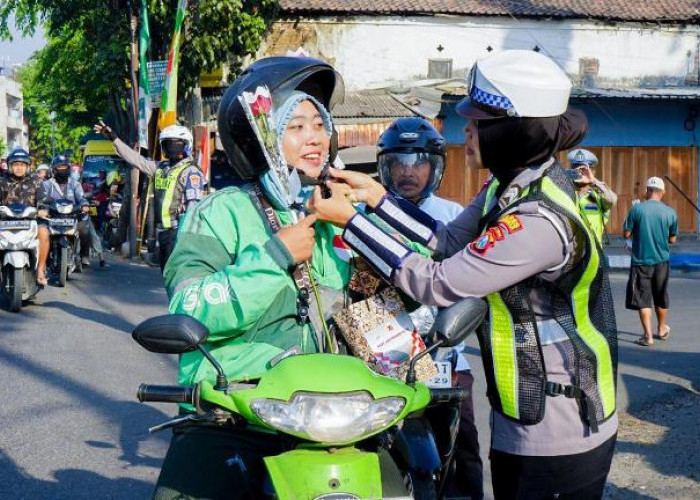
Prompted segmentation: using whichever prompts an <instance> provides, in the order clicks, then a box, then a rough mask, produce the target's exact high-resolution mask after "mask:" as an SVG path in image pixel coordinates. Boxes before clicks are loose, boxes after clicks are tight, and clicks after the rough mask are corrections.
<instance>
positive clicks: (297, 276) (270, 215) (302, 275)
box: [253, 184, 311, 323]
mask: <svg viewBox="0 0 700 500" xmlns="http://www.w3.org/2000/svg"><path fill="white" fill-rule="evenodd" d="M253 189H254V191H255V197H254V199H255V200H256V201H257V205H258V208H259V209H260V210H261V211H262V212H263V213H264V214H265V219H266V220H267V223H268V225H269V226H270V228H271V229H272V231H273V232H274V233H277V232H278V231H279V230H280V229H281V228H282V226H281V225H280V221H279V219H278V218H277V214H276V213H275V210H274V209H273V208H272V206H271V205H270V202H268V201H267V198H265V195H264V194H263V192H262V190H261V189H260V186H259V185H258V184H254V185H253ZM292 277H293V278H294V284H295V285H296V287H297V290H298V296H297V316H298V320H299V323H306V322H307V321H308V320H309V298H310V295H309V288H310V287H311V276H310V275H309V271H308V266H307V265H306V264H305V263H301V264H298V265H297V266H295V267H294V272H293V274H292Z"/></svg>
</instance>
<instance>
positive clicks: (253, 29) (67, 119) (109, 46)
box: [0, 0, 277, 149]
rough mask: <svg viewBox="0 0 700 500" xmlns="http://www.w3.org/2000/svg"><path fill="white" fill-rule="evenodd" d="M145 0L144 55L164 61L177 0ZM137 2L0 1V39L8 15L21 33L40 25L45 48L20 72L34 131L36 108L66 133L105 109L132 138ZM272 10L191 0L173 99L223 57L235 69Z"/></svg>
mask: <svg viewBox="0 0 700 500" xmlns="http://www.w3.org/2000/svg"><path fill="white" fill-rule="evenodd" d="M147 1H148V12H149V26H150V34H151V47H150V55H149V59H150V60H164V59H167V53H168V50H169V47H170V40H171V37H172V30H173V25H174V20H175V12H176V10H177V3H178V0H147ZM140 5H141V2H140V0H131V1H129V0H101V1H96V0H3V1H2V2H0V38H10V37H11V35H10V32H9V26H8V22H9V20H10V19H11V18H12V17H13V16H14V20H15V24H16V25H17V27H18V28H19V30H20V31H21V32H22V33H23V34H26V35H29V34H32V33H34V31H35V29H36V28H37V26H39V25H42V26H44V28H45V30H46V37H47V42H48V43H47V46H46V47H44V48H43V49H41V50H40V51H39V52H38V53H37V54H36V55H35V57H34V59H33V61H32V63H31V66H32V67H31V69H28V70H26V71H25V72H23V76H22V80H23V84H24V86H25V90H24V92H25V94H26V98H28V99H30V100H32V101H33V104H34V105H35V106H36V107H35V108H32V109H34V111H32V112H31V113H30V114H31V117H32V119H36V120H37V122H36V123H32V126H33V128H34V129H35V130H36V129H37V127H38V130H39V131H40V132H39V135H40V136H41V135H45V126H46V120H45V119H44V118H43V117H42V113H43V112H42V111H40V110H42V109H52V110H54V111H55V112H56V113H57V116H58V117H57V121H56V123H58V122H60V123H61V124H62V125H61V126H65V127H66V130H67V129H70V128H71V127H73V128H76V129H77V128H79V127H83V129H84V127H87V126H89V125H90V124H92V123H93V121H94V120H95V118H96V117H98V116H105V115H106V114H107V112H108V111H109V112H110V120H109V121H110V122H111V123H112V124H114V125H115V128H116V129H117V131H118V132H119V133H120V135H121V136H122V137H133V135H132V134H133V120H132V119H131V114H130V109H129V102H128V100H127V96H128V95H129V89H130V88H131V71H130V67H131V66H130V63H131V51H130V42H131V35H132V33H131V30H130V13H133V15H135V16H137V15H139V11H140ZM276 13H277V2H276V0H199V1H196V0H190V2H189V8H188V15H187V17H186V18H185V24H184V27H183V33H182V39H181V40H182V45H181V52H180V68H179V97H180V98H183V97H186V96H187V95H188V94H189V93H190V92H191V91H192V89H193V88H194V87H195V86H196V85H197V83H198V79H199V75H200V74H201V72H202V71H203V70H212V69H215V68H216V67H218V65H219V64H221V63H223V62H227V63H229V64H230V65H231V66H232V67H233V69H234V70H235V69H237V68H238V64H239V63H240V61H241V59H242V58H244V57H245V56H247V55H249V54H251V53H254V52H255V51H256V50H257V48H258V47H259V45H260V43H261V41H262V37H263V36H264V34H265V31H266V29H267V26H268V24H269V22H270V21H271V20H272V19H273V18H274V16H275V15H276ZM136 37H137V38H138V28H137V32H136ZM25 107H26V106H25ZM46 116H47V117H48V111H47V115H46ZM56 127H58V125H57V126H56ZM71 135H74V134H72V133H69V134H68V136H71ZM42 144H43V139H42ZM57 149H58V148H57Z"/></svg>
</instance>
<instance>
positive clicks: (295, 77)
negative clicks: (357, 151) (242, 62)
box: [219, 57, 345, 179]
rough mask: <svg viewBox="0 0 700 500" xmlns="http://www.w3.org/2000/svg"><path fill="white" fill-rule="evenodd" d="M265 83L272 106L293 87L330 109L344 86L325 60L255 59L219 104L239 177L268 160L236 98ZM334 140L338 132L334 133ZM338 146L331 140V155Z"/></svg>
mask: <svg viewBox="0 0 700 500" xmlns="http://www.w3.org/2000/svg"><path fill="white" fill-rule="evenodd" d="M260 85H267V87H268V89H269V90H270V93H271V94H272V101H273V104H274V105H275V106H280V105H281V104H282V103H284V101H286V100H287V98H288V97H289V96H290V95H291V93H292V92H293V91H295V90H299V91H302V92H305V93H307V94H309V95H311V96H313V97H315V98H316V99H318V100H319V102H321V104H323V105H324V106H325V107H326V109H328V110H329V111H330V110H331V109H332V108H333V106H334V105H335V104H337V103H338V102H341V101H342V100H343V97H344V93H345V88H344V85H343V80H342V78H341V76H340V75H339V74H338V73H337V72H336V71H335V70H334V69H333V68H332V67H331V66H330V65H329V64H328V63H326V62H323V61H321V60H319V59H313V58H310V57H266V58H264V59H260V60H259V61H256V62H254V63H253V64H251V65H250V66H249V67H248V68H246V70H245V71H243V73H242V74H241V76H239V77H238V78H237V79H236V81H235V82H233V84H232V85H231V86H230V87H229V88H228V90H227V91H226V93H225V94H224V96H223V98H222V99H221V104H220V105H219V136H220V138H221V143H222V144H223V146H224V150H225V151H226V154H227V156H228V161H229V164H230V165H231V166H232V167H233V169H234V170H235V171H236V173H237V174H238V175H239V176H240V177H241V178H242V179H255V178H257V177H258V176H259V175H260V174H262V173H264V172H265V171H266V170H267V162H266V161H265V157H264V155H263V151H262V149H261V148H260V146H259V144H258V140H257V138H256V137H255V134H254V132H253V130H252V128H251V127H250V124H249V123H248V120H247V118H246V116H245V114H244V112H243V108H242V107H241V105H240V103H239V101H238V97H239V96H240V95H241V94H242V93H243V92H254V91H255V89H256V88H257V87H258V86H260ZM333 137H334V139H335V141H337V135H336V134H333ZM336 152H337V145H336V144H334V143H333V139H332V143H331V158H330V161H333V160H334V159H335V154H336Z"/></svg>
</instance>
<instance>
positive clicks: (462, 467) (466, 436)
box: [447, 371, 484, 500]
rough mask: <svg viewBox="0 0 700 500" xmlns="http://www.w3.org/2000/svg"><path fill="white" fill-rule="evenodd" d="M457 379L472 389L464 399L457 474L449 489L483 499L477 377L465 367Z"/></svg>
mask: <svg viewBox="0 0 700 500" xmlns="http://www.w3.org/2000/svg"><path fill="white" fill-rule="evenodd" d="M457 379H458V381H459V386H460V387H464V388H465V389H469V398H467V400H466V401H464V402H463V403H462V408H461V412H460V418H459V432H457V441H456V442H455V465H456V476H455V478H454V480H453V482H452V484H451V485H449V486H448V490H447V491H448V493H449V492H454V493H455V494H459V495H466V496H468V497H470V498H471V499H472V500H481V499H482V498H484V478H483V464H482V463H481V456H480V455H479V433H478V432H477V430H476V425H475V423H474V397H473V395H472V386H473V385H474V377H473V376H472V374H471V371H464V372H457Z"/></svg>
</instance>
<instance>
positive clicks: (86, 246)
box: [78, 217, 92, 257]
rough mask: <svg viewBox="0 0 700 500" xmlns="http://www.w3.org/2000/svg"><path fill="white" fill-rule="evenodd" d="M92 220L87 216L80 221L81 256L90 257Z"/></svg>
mask: <svg viewBox="0 0 700 500" xmlns="http://www.w3.org/2000/svg"><path fill="white" fill-rule="evenodd" d="M89 224H92V221H90V217H85V218H84V219H83V220H81V221H80V222H78V237H79V238H80V257H88V256H89V255H90V226H89Z"/></svg>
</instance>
